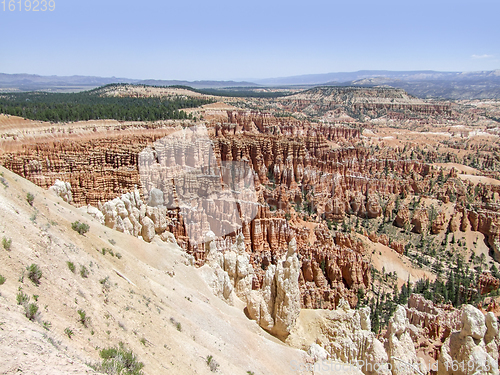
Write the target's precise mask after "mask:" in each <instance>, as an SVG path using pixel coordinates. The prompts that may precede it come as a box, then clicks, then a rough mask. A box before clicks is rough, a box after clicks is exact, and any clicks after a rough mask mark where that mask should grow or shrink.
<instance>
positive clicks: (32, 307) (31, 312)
mask: <svg viewBox="0 0 500 375" xmlns="http://www.w3.org/2000/svg"><path fill="white" fill-rule="evenodd" d="M37 314H38V305H37V304H36V303H30V304H29V305H28V304H26V305H24V315H26V318H28V319H29V320H35V318H36V316H37Z"/></svg>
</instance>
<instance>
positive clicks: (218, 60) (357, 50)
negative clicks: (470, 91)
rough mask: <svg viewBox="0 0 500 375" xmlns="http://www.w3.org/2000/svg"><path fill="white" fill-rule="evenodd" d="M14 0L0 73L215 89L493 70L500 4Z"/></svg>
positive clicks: (497, 65) (499, 55) (5, 17)
mask: <svg viewBox="0 0 500 375" xmlns="http://www.w3.org/2000/svg"><path fill="white" fill-rule="evenodd" d="M0 1H1V0H0ZM5 1H6V2H7V9H8V1H9V0H5ZM17 1H18V0H16V7H17V9H16V11H14V12H10V11H8V10H6V11H3V5H2V3H0V35H1V36H2V37H1V39H0V40H1V42H0V72H2V73H33V74H41V75H74V74H78V75H97V76H116V77H127V78H138V79H148V78H154V79H187V80H201V79H218V80H219V79H245V78H246V79H251V78H267V77H282V76H290V75H299V74H310V73H311V74H312V73H328V72H350V71H356V70H362V69H387V70H441V71H476V70H493V69H500V25H499V23H498V15H499V14H500V1H499V0H474V1H464V0H454V1H448V0H446V1H443V0H434V1H428V0H423V1H420V0H419V1H413V0H398V1H392V0H387V1H386V0H382V1H376V0H370V1H366V0H349V1H336V0H330V1H317V0H311V1H308V2H297V1H274V0H267V1H261V0H255V1H252V2H249V1H246V2H241V1H237V0H233V1H223V0H212V1H207V0H205V1H197V0H182V1H176V2H173V1H156V0H141V1H138V0H137V1H127V0H122V1H115V0H108V1H106V0H100V1H97V0H85V1H82V0H55V4H56V9H55V11H53V12H48V11H46V12H37V13H35V12H32V11H30V12H28V11H25V10H24V9H23V10H22V11H19V10H18V7H19V4H18V3H17ZM22 1H23V3H24V0H22Z"/></svg>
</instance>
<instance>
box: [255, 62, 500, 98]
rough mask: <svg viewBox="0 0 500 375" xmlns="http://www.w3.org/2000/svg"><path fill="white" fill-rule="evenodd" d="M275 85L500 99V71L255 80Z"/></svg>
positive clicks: (363, 73)
mask: <svg viewBox="0 0 500 375" xmlns="http://www.w3.org/2000/svg"><path fill="white" fill-rule="evenodd" d="M255 82H256V83H259V84H262V85H274V86H280V85H282V86H291V85H296V86H297V85H299V86H312V85H314V86H317V85H321V86H363V87H373V86H389V87H395V88H401V89H404V90H405V91H407V92H408V93H409V94H412V95H414V96H417V97H420V98H443V99H500V69H497V70H491V71H479V72H437V71H433V70H422V71H389V70H360V71H358V72H350V73H327V74H307V75H300V76H292V77H282V78H270V79H264V80H256V81H255Z"/></svg>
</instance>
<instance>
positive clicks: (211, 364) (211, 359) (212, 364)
mask: <svg viewBox="0 0 500 375" xmlns="http://www.w3.org/2000/svg"><path fill="white" fill-rule="evenodd" d="M207 365H208V367H209V368H210V371H212V372H215V371H217V369H218V368H219V364H218V363H217V362H216V361H215V359H214V357H212V356H211V355H209V356H207Z"/></svg>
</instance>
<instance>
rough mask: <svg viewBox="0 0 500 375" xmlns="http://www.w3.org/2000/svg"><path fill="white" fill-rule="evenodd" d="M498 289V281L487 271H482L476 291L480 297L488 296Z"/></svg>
mask: <svg viewBox="0 0 500 375" xmlns="http://www.w3.org/2000/svg"><path fill="white" fill-rule="evenodd" d="M499 287H500V280H499V279H497V278H496V277H494V276H493V275H492V274H491V273H490V272H489V271H484V272H483V273H482V274H481V276H479V280H478V285H477V288H478V291H479V293H480V294H481V295H483V294H488V293H489V292H491V291H493V290H497V289H498V288H499Z"/></svg>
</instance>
